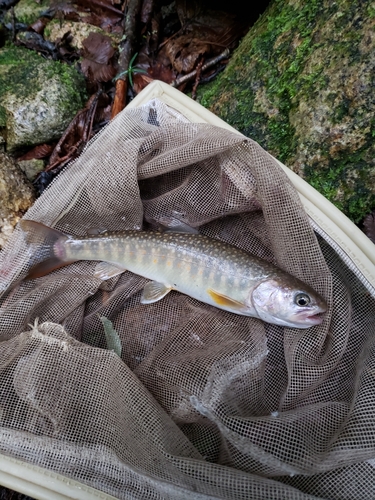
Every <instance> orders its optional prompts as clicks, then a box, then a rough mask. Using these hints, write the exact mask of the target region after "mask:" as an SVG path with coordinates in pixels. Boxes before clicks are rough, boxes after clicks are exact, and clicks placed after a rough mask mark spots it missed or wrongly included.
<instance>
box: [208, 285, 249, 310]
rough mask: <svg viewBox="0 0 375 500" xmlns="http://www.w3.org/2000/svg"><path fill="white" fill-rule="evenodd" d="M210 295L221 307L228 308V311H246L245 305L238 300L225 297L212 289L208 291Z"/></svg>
mask: <svg viewBox="0 0 375 500" xmlns="http://www.w3.org/2000/svg"><path fill="white" fill-rule="evenodd" d="M207 293H208V295H209V296H210V297H211V299H212V300H213V301H214V302H215V304H217V305H218V306H220V307H224V308H228V309H237V310H241V311H243V310H244V309H245V305H244V304H242V302H238V301H237V300H234V299H231V298H230V297H228V296H227V295H223V294H221V293H219V292H215V290H212V289H211V288H210V289H209V290H207Z"/></svg>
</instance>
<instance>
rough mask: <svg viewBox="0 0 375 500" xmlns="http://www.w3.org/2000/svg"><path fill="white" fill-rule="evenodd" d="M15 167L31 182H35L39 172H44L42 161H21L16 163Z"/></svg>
mask: <svg viewBox="0 0 375 500" xmlns="http://www.w3.org/2000/svg"><path fill="white" fill-rule="evenodd" d="M17 165H18V166H19V168H20V169H21V170H22V172H23V173H24V174H25V175H26V177H27V178H28V179H29V181H31V182H32V181H33V180H35V178H36V176H37V175H38V174H39V172H42V170H44V161H43V160H37V159H34V160H22V161H18V162H17Z"/></svg>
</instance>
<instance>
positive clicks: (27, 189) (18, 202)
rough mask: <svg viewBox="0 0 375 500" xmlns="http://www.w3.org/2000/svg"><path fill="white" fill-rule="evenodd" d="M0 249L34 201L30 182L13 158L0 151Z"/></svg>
mask: <svg viewBox="0 0 375 500" xmlns="http://www.w3.org/2000/svg"><path fill="white" fill-rule="evenodd" d="M0 200H1V203H0V249H1V248H2V247H3V246H4V245H5V243H6V242H7V240H8V238H9V236H10V235H11V234H12V232H13V228H14V226H15V225H16V224H17V222H18V221H19V220H20V218H21V217H22V216H23V214H24V213H25V212H26V211H27V209H28V208H29V207H30V206H31V205H32V204H33V203H34V201H35V197H34V191H33V188H32V186H31V184H30V183H29V182H28V181H27V180H26V179H25V176H24V175H23V174H22V172H21V171H20V170H19V168H18V167H17V165H16V163H15V161H14V159H13V158H12V157H10V156H9V155H7V154H5V153H0Z"/></svg>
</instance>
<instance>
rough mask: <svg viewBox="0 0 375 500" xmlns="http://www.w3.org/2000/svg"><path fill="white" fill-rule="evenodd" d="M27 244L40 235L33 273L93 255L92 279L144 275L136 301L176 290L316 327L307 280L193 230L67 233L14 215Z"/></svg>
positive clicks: (321, 307) (316, 300) (321, 305)
mask: <svg viewBox="0 0 375 500" xmlns="http://www.w3.org/2000/svg"><path fill="white" fill-rule="evenodd" d="M20 226H21V229H22V230H23V231H24V232H25V233H26V238H27V241H28V242H29V243H35V242H36V241H39V243H40V242H41V241H42V247H43V255H44V256H46V259H45V260H43V261H42V262H40V263H39V264H37V265H36V266H34V267H32V268H31V270H30V272H29V274H28V275H27V277H26V279H35V278H38V277H40V276H43V275H45V274H47V273H49V272H51V271H53V270H54V269H57V268H59V267H62V266H66V265H68V264H70V263H72V262H76V261H78V260H90V261H100V263H99V264H98V265H97V267H96V270H95V275H96V276H97V277H98V278H101V279H102V280H103V279H109V278H111V277H113V276H116V275H118V274H120V273H122V272H124V271H125V270H129V271H131V272H133V273H135V274H138V275H140V276H143V277H145V278H147V279H149V280H151V281H150V282H149V283H147V284H146V286H145V287H144V290H143V293H142V298H141V302H142V303H143V304H150V303H152V302H157V301H158V300H160V299H162V298H163V297H165V296H166V295H167V294H168V293H169V292H170V291H171V290H177V291H178V292H181V293H184V294H186V295H189V296H190V297H193V298H195V299H198V300H200V301H202V302H204V303H206V304H210V305H212V306H215V307H218V308H219V309H223V310H225V311H230V312H232V313H235V314H241V315H245V316H252V317H255V318H259V319H261V320H263V321H265V322H268V323H272V324H276V325H281V326H288V327H293V328H309V327H311V326H314V325H319V324H320V323H321V322H322V320H323V318H322V316H321V313H324V312H325V311H326V309H327V304H326V302H325V300H324V299H323V298H322V297H321V296H320V295H319V294H318V293H317V292H315V291H314V290H313V289H312V288H311V287H310V286H309V285H307V284H305V283H303V282H302V281H300V280H299V279H297V278H295V277H294V276H292V275H290V274H288V273H287V272H285V271H283V270H281V269H279V268H278V267H276V266H275V265H273V264H271V263H269V262H267V261H265V260H263V259H260V258H259V257H256V256H254V255H250V254H248V253H247V252H244V251H243V250H240V249H239V248H236V247H234V246H232V245H229V244H226V243H223V242H221V241H218V240H215V239H211V238H208V237H206V236H204V235H200V234H189V233H178V232H164V233H159V232H152V231H150V232H148V231H147V232H145V231H136V230H128V231H121V232H114V233H102V234H99V235H97V236H86V237H75V236H70V235H66V234H64V233H62V232H60V231H57V230H56V229H52V228H49V227H47V226H44V225H43V224H41V223H39V222H35V221H31V220H22V221H20Z"/></svg>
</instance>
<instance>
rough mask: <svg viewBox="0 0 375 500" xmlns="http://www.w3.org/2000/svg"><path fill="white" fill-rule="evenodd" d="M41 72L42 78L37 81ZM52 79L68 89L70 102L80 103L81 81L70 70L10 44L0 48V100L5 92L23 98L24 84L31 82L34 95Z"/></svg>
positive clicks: (82, 96) (76, 73) (84, 96)
mask: <svg viewBox="0 0 375 500" xmlns="http://www.w3.org/2000/svg"><path fill="white" fill-rule="evenodd" d="M41 71H42V72H43V75H44V78H42V79H39V75H40V72H41ZM54 77H58V78H59V80H60V81H61V82H62V83H64V84H65V85H67V86H68V88H69V92H70V94H71V96H72V101H76V102H77V101H79V102H81V101H82V99H83V98H86V93H85V91H84V78H83V76H82V75H80V74H79V73H78V72H77V71H76V70H75V69H74V68H72V67H70V66H68V65H66V64H63V63H60V62H59V61H49V60H45V59H43V58H42V57H40V56H39V55H38V54H37V53H36V52H34V51H31V50H28V49H25V48H22V47H17V46H14V45H11V44H8V45H7V46H6V47H3V48H2V49H0V97H1V96H3V95H5V94H6V93H7V92H12V94H16V95H17V96H18V97H20V98H22V97H25V96H26V95H28V94H29V92H30V88H29V86H28V85H25V83H26V82H32V89H31V90H32V92H33V93H36V92H38V91H39V90H40V89H41V86H42V82H43V80H44V81H45V80H50V79H52V78H54ZM38 82H39V83H38Z"/></svg>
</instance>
